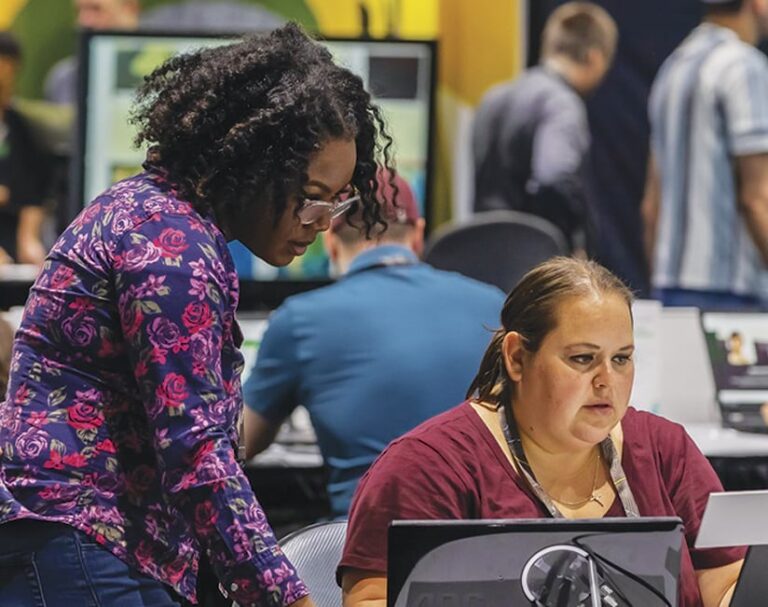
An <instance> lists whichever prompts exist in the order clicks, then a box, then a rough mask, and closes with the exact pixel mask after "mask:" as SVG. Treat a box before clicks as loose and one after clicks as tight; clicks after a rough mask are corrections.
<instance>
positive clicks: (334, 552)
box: [280, 521, 347, 607]
mask: <svg viewBox="0 0 768 607" xmlns="http://www.w3.org/2000/svg"><path fill="white" fill-rule="evenodd" d="M346 534H347V521H331V522H328V523H317V524H315V525H310V526H309V527H304V528H303V529H299V530H298V531H294V532H293V533H291V534H289V535H287V536H285V537H284V538H283V539H282V540H281V541H280V547H281V548H282V549H283V552H285V555H286V556H287V557H288V558H289V559H290V560H291V562H292V563H293V565H294V567H296V571H297V572H298V573H299V576H300V577H301V579H302V580H304V583H305V584H306V585H307V588H309V595H310V596H311V597H312V600H313V601H314V602H315V605H317V607H340V605H341V588H339V586H338V584H336V566H337V565H338V564H339V561H340V560H341V551H342V549H343V547H344V538H345V537H346Z"/></svg>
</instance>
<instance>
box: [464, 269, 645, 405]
mask: <svg viewBox="0 0 768 607" xmlns="http://www.w3.org/2000/svg"><path fill="white" fill-rule="evenodd" d="M591 294H599V295H607V294H613V295H618V296H619V297H621V298H623V299H624V300H625V301H626V302H627V306H629V307H630V313H631V306H632V300H633V295H632V292H631V291H630V290H629V288H628V287H627V286H626V285H625V284H624V283H623V282H622V281H621V280H620V279H619V278H618V277H617V276H615V275H614V274H612V273H611V272H610V271H609V270H607V269H606V268H604V267H603V266H601V265H600V264H598V263H596V262H594V261H585V260H581V259H573V258H570V257H553V258H552V259H550V260H549V261H545V262H544V263H541V264H539V265H538V266H536V267H535V268H533V269H532V270H530V271H529V272H528V273H527V274H526V275H525V276H523V278H522V279H520V282H519V283H518V284H517V286H515V288H514V289H512V291H511V292H510V294H509V295H508V296H507V300H506V301H505V302H504V307H503V308H502V310H501V328H500V329H498V330H497V331H496V332H495V333H494V335H493V338H492V339H491V343H490V345H489V346H488V349H487V350H486V351H485V354H484V355H483V360H482V362H481V363H480V370H479V371H478V373H477V375H476V376H475V379H474V380H473V381H472V385H471V386H470V388H469V391H468V392H467V398H476V399H477V400H479V401H483V402H487V403H495V404H504V400H505V399H507V398H509V397H510V396H511V389H512V385H511V381H510V379H509V377H508V376H507V370H506V367H505V365H504V357H503V353H502V344H503V342H504V337H505V336H506V334H507V333H509V332H510V331H516V332H518V333H520V335H522V337H523V344H524V346H525V349H526V350H527V351H528V352H537V351H538V349H539V347H540V346H541V342H542V341H544V338H545V337H546V336H547V335H548V334H549V332H550V331H552V330H553V329H554V328H555V326H556V323H557V309H558V306H559V305H560V304H561V303H562V302H563V301H565V300H566V299H569V298H572V297H578V296H587V295H591Z"/></svg>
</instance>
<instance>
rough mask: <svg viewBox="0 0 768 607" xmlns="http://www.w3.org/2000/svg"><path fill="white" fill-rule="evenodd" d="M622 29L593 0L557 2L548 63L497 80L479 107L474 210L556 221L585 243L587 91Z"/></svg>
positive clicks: (546, 42)
mask: <svg viewBox="0 0 768 607" xmlns="http://www.w3.org/2000/svg"><path fill="white" fill-rule="evenodd" d="M616 40H617V30H616V24H615V23H614V21H613V19H612V18H611V17H610V15H608V13H607V12H605V10H603V9H602V8H600V7H599V6H597V5H596V4H593V3H591V2H569V3H567V4H564V5H563V6H560V7H559V8H557V9H556V10H555V11H554V12H553V13H552V14H551V15H550V16H549V19H548V20H547V23H546V26H545V28H544V33H543V34H542V49H541V65H539V66H537V67H534V68H531V69H529V70H527V71H526V72H524V73H523V74H522V75H521V76H520V77H519V78H517V79H515V80H513V81H511V82H506V83H503V84H500V85H497V86H495V87H494V88H492V89H491V90H490V91H489V92H488V93H486V94H485V96H484V97H483V99H482V101H481V102H480V105H479V106H478V108H477V112H476V113H475V124H474V131H473V135H472V148H473V156H474V167H475V191H474V207H475V211H476V212H479V211H491V210H498V209H511V210H515V211H522V212H525V213H532V214H534V215H538V216H540V217H543V218H544V219H547V220H549V221H551V222H552V223H553V224H554V225H555V226H557V227H558V228H559V229H560V230H561V231H562V233H563V234H564V235H565V237H566V238H567V239H568V240H569V242H570V243H571V245H573V246H575V247H576V248H583V247H584V241H585V232H586V231H588V230H589V229H591V228H590V226H589V225H588V224H589V223H590V221H591V220H590V218H589V208H588V200H587V196H586V193H585V182H584V180H585V163H586V159H587V155H588V153H589V146H590V134H589V125H588V123H587V113H586V107H585V106H584V96H586V95H588V94H589V93H591V92H592V91H593V90H594V89H595V88H597V86H598V85H599V84H600V82H601V81H602V80H603V77H604V76H605V74H606V72H607V71H608V69H609V67H610V65H611V62H612V61H613V56H614V52H615V49H616Z"/></svg>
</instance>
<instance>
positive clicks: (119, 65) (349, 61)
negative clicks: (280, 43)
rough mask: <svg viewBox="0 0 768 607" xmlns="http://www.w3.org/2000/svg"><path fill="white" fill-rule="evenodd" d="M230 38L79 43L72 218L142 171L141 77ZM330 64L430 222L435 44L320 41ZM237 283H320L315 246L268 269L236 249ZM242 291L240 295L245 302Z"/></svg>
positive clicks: (120, 37)
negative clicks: (384, 139) (354, 87)
mask: <svg viewBox="0 0 768 607" xmlns="http://www.w3.org/2000/svg"><path fill="white" fill-rule="evenodd" d="M233 40H235V39H234V38H232V37H231V36H230V37H222V36H219V35H216V34H213V33H203V34H201V33H188V34H184V33H177V32H174V33H162V32H157V31H146V32H141V31H138V32H85V33H84V34H83V35H82V39H81V51H80V60H81V70H80V71H81V83H80V110H81V111H80V115H79V138H78V142H79V153H78V155H77V158H76V166H77V171H76V173H77V175H76V178H77V179H76V181H77V182H76V184H75V187H74V188H73V192H74V199H73V201H72V202H71V204H72V206H73V209H72V212H71V213H70V215H72V216H74V214H76V213H77V212H79V211H80V209H82V207H83V206H84V205H85V204H87V203H88V202H89V201H91V200H92V199H93V198H94V197H95V196H97V195H98V194H99V193H101V192H102V191H104V190H105V189H106V188H107V187H109V186H110V185H111V184H112V183H114V182H115V181H117V180H119V179H121V178H124V177H127V176H130V175H132V174H134V173H136V172H137V171H139V170H140V168H141V163H142V161H143V160H144V156H145V152H146V150H143V149H142V150H136V149H134V148H133V139H134V135H135V128H134V127H133V126H132V125H131V124H129V121H128V116H129V112H130V108H131V105H132V102H133V99H134V94H135V91H136V89H137V87H138V86H139V84H140V83H141V81H142V79H143V77H144V76H145V75H147V74H149V73H150V72H151V71H152V70H153V69H154V68H156V67H157V66H158V65H160V64H161V63H162V62H163V61H165V60H166V59H168V58H170V57H171V56H173V55H175V54H178V53H183V52H189V51H191V50H194V49H197V48H202V47H209V46H213V45H220V44H228V43H231V42H232V41H233ZM322 43H323V44H325V45H326V46H327V47H328V48H329V49H330V50H331V52H332V54H333V55H334V57H335V59H336V61H337V62H338V63H339V64H341V65H344V66H345V67H347V68H349V69H350V70H352V71H353V72H354V73H356V74H358V75H359V76H360V77H361V78H362V80H363V82H364V85H365V87H366V89H368V90H369V91H370V92H371V94H372V96H373V98H374V100H375V102H376V103H377V104H378V105H379V106H380V107H381V109H382V111H383V114H384V117H385V119H386V122H387V126H388V128H389V132H390V134H391V135H392V138H393V141H394V150H395V160H396V163H397V168H398V172H399V173H400V175H401V176H402V177H403V178H404V179H406V181H408V183H409V185H410V186H411V188H412V189H413V191H414V194H415V197H416V199H417V201H418V202H419V204H420V205H421V208H422V211H423V214H424V217H426V218H428V217H429V198H430V191H429V188H430V172H431V156H432V153H431V150H432V127H433V121H434V109H433V105H434V82H435V43H434V42H433V41H423V40H420V41H415V40H414V41H406V40H347V39H326V40H322ZM231 250H232V252H233V256H234V259H235V264H236V266H237V270H238V274H239V275H240V277H241V278H242V279H253V280H257V281H281V280H286V281H310V280H314V281H327V280H328V279H329V266H328V260H327V257H326V254H325V251H324V248H323V245H322V242H321V241H320V239H318V240H317V241H316V242H315V243H314V244H313V245H312V246H311V247H310V248H309V250H308V251H307V253H305V254H304V255H303V256H301V257H300V258H297V259H296V260H294V262H293V263H291V264H290V265H289V266H287V267H285V268H274V267H272V266H269V265H267V264H266V263H264V262H262V261H261V260H258V259H257V258H255V257H254V256H252V255H251V254H250V253H249V252H248V251H247V250H246V249H245V247H243V246H242V245H240V244H239V243H235V244H233V245H232V247H231ZM249 294H250V293H249V292H248V291H246V292H245V293H244V295H245V296H246V297H247V296H249Z"/></svg>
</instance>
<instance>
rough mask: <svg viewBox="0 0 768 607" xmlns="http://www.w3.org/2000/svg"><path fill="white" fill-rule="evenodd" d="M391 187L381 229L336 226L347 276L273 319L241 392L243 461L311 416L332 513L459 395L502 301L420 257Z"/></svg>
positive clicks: (406, 197) (338, 262)
mask: <svg viewBox="0 0 768 607" xmlns="http://www.w3.org/2000/svg"><path fill="white" fill-rule="evenodd" d="M382 181H383V180H380V182H382ZM397 185H398V189H399V194H398V207H397V208H395V207H393V206H392V205H391V204H385V211H386V212H385V215H386V218H387V221H388V223H389V228H388V229H387V231H386V232H384V233H383V234H381V235H378V236H377V237H374V239H372V240H368V239H366V238H365V234H364V233H361V232H360V230H358V229H356V228H355V227H353V226H350V225H348V223H347V222H346V220H344V219H341V220H337V221H336V222H335V223H334V225H333V227H332V229H331V231H330V232H328V233H327V235H326V247H327V249H328V253H329V256H330V258H331V261H332V263H334V264H335V266H336V268H337V269H338V270H339V271H340V272H341V273H343V274H344V277H343V278H342V279H340V280H339V281H338V282H336V283H335V284H333V285H331V286H328V287H325V288H322V289H318V290H316V291H312V292H309V293H303V294H301V295H297V296H294V297H291V298H289V299H287V300H286V301H285V303H284V304H283V305H282V306H281V307H280V308H278V309H277V310H276V311H275V312H274V313H273V315H272V317H271V318H270V321H269V326H268V328H267V330H266V332H265V334H264V338H263V340H262V342H261V346H260V348H259V353H258V358H257V361H256V363H255V365H254V368H253V371H252V373H251V375H250V377H249V379H248V381H247V382H246V384H245V386H244V388H243V392H244V397H245V402H246V405H247V407H246V417H245V436H246V448H247V454H248V456H249V457H251V456H253V455H255V454H256V453H258V452H260V451H262V450H263V449H265V448H266V447H267V446H268V445H269V444H270V443H271V442H272V441H273V440H274V438H275V435H276V434H277V431H278V430H279V428H280V425H281V423H282V422H283V421H284V420H285V419H286V418H287V417H288V416H289V415H290V414H291V413H292V412H293V410H294V409H295V408H296V406H298V405H303V406H304V407H305V408H306V409H307V411H308V412H309V416H310V419H311V421H312V425H313V427H314V430H315V433H316V434H317V441H318V445H319V447H320V451H321V453H322V455H323V458H324V461H325V464H326V466H327V468H328V472H329V480H328V496H329V498H330V502H331V509H332V514H333V515H334V516H335V517H344V516H346V514H347V509H348V507H349V502H350V500H351V498H352V494H353V493H354V490H355V487H356V486H357V482H358V480H359V479H360V477H361V476H362V475H363V474H364V473H365V471H366V470H367V469H368V467H369V466H370V465H371V464H372V463H373V461H374V459H376V457H377V456H378V454H379V453H380V452H381V451H382V450H383V449H384V447H386V446H387V444H388V443H389V442H390V441H392V440H393V439H395V438H397V437H398V436H400V435H401V434H404V433H405V432H407V431H408V430H410V429H411V428H413V427H415V426H417V425H418V424H420V423H421V422H422V421H424V420H426V419H428V418H430V417H432V416H434V415H436V414H438V413H441V412H442V411H444V410H445V409H446V408H447V407H451V406H453V405H455V404H457V403H459V402H460V401H461V400H463V398H464V395H465V393H466V391H467V388H468V387H469V384H470V382H471V380H472V378H473V377H474V374H475V373H476V372H477V368H478V366H479V364H480V359H481V357H482V354H483V352H484V350H485V348H486V346H487V345H488V341H489V339H490V336H491V333H490V331H489V329H493V328H495V327H497V326H498V324H499V314H500V311H501V306H502V304H503V303H504V294H503V293H502V292H501V291H499V290H498V289H497V288H496V287H492V286H490V285H486V284H484V283H480V282H477V281H475V280H471V279H469V278H465V277H463V276H460V275H458V274H455V273H451V272H443V271H440V270H436V269H434V268H432V267H430V266H429V265H427V264H424V263H420V262H419V258H418V255H419V254H420V253H421V250H422V247H423V242H424V220H423V219H422V218H421V217H420V216H419V212H418V208H417V205H416V202H415V200H414V198H413V194H412V192H411V191H410V188H409V187H408V185H407V183H406V182H405V181H403V180H402V179H400V178H399V177H398V178H397ZM382 189H383V196H384V198H385V200H390V199H391V188H389V187H387V186H386V185H385V186H384V187H383V188H382ZM351 221H352V223H353V224H354V223H355V217H354V216H353V217H352V218H351Z"/></svg>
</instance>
